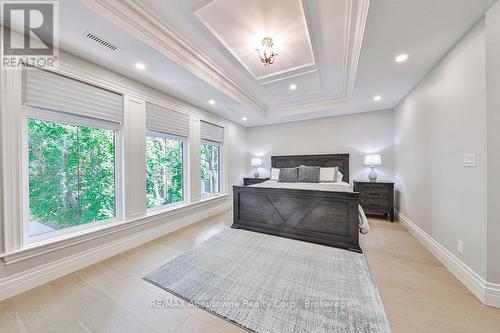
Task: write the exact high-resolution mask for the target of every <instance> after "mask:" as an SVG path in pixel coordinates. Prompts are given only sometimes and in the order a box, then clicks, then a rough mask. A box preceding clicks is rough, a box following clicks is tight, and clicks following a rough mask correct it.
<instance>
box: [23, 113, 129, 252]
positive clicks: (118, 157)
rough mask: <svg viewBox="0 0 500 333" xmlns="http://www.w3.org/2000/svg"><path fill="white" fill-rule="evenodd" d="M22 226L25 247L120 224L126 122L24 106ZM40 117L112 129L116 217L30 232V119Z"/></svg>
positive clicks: (38, 118) (121, 216) (42, 119)
mask: <svg viewBox="0 0 500 333" xmlns="http://www.w3.org/2000/svg"><path fill="white" fill-rule="evenodd" d="M22 111H23V112H22V113H23V116H22V150H21V156H22V161H21V163H22V171H21V174H22V186H21V192H22V203H23V208H22V225H21V235H22V244H21V248H22V247H25V246H27V245H32V244H36V243H42V242H45V241H48V240H53V239H58V238H64V237H66V236H68V235H72V234H78V233H81V232H85V231H88V230H92V229H95V228H102V227H104V226H107V225H110V224H116V223H119V222H122V220H123V196H122V190H121V189H122V186H123V183H122V147H123V145H122V140H123V138H122V133H123V130H122V125H121V124H119V123H113V122H110V121H106V120H101V119H95V118H89V117H85V116H77V115H73V114H67V113H64V112H58V111H51V110H45V109H40V108H35V107H29V106H23V107H22ZM29 119H32V120H40V121H47V122H56V123H64V124H68V125H74V126H85V127H91V128H99V129H104V130H111V131H113V132H114V134H115V135H114V136H115V163H114V167H115V186H114V187H115V217H113V218H110V219H106V220H101V221H94V222H91V223H87V224H82V225H77V226H73V227H68V228H64V229H60V230H55V231H51V232H46V233H43V234H39V235H33V236H31V235H30V200H29V156H28V151H29V128H28V120H29Z"/></svg>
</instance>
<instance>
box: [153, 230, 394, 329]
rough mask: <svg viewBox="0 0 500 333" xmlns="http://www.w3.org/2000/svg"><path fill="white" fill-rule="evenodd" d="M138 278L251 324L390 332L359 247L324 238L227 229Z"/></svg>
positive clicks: (256, 326)
mask: <svg viewBox="0 0 500 333" xmlns="http://www.w3.org/2000/svg"><path fill="white" fill-rule="evenodd" d="M144 279H145V280H146V281H148V282H150V283H152V284H154V285H156V286H158V287H160V288H162V289H164V290H166V291H168V292H170V293H172V294H175V295H177V296H178V297H180V298H182V299H184V300H186V301H188V302H189V304H194V305H196V306H198V307H201V308H203V309H205V310H207V311H209V312H211V313H214V314H216V315H218V316H220V317H221V318H224V319H226V320H228V321H231V322H233V323H235V324H236V325H239V326H240V327H242V328H244V329H246V330H248V331H251V332H260V333H265V332H266V333H267V332H269V333H271V332H272V333H277V332H283V333H285V332H287V333H288V332H314V333H319V332H390V328H389V324H388V321H387V318H386V315H385V311H384V307H383V305H382V301H381V299H380V295H379V293H378V289H377V286H376V284H375V281H374V279H373V276H372V272H371V269H370V267H369V264H368V262H367V260H366V257H365V255H363V254H359V253H354V252H349V251H346V250H341V249H336V248H332V247H327V246H323V245H317V244H312V243H307V242H301V241H297V240H292V239H286V238H281V237H276V236H271V235H265V234H260V233H256V232H251V231H244V230H235V229H229V230H226V231H224V232H222V233H220V234H218V235H216V236H214V237H212V238H210V239H209V240H207V241H206V242H204V243H202V244H201V245H200V246H198V247H197V248H195V249H193V250H191V251H188V252H186V253H184V254H182V255H180V256H178V257H177V258H175V259H173V260H172V261H170V262H168V263H166V264H165V265H163V266H161V267H159V268H158V269H156V270H154V271H153V272H151V273H150V274H148V275H147V276H146V277H144ZM161 304H165V303H161ZM170 305H171V306H175V305H172V304H170Z"/></svg>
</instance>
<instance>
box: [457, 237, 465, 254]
mask: <svg viewBox="0 0 500 333" xmlns="http://www.w3.org/2000/svg"><path fill="white" fill-rule="evenodd" d="M457 251H458V253H460V254H464V242H462V241H461V240H459V241H458V244H457Z"/></svg>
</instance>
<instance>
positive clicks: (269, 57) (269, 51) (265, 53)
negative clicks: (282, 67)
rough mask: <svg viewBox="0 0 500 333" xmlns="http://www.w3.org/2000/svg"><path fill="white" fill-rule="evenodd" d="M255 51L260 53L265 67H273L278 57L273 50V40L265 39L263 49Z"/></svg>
mask: <svg viewBox="0 0 500 333" xmlns="http://www.w3.org/2000/svg"><path fill="white" fill-rule="evenodd" d="M255 50H256V51H257V52H258V54H259V58H260V61H262V63H263V64H264V66H269V65H272V64H273V63H274V61H275V60H276V56H277V55H278V53H275V52H274V50H273V39H272V38H270V37H265V38H263V39H262V47H260V48H258V49H255Z"/></svg>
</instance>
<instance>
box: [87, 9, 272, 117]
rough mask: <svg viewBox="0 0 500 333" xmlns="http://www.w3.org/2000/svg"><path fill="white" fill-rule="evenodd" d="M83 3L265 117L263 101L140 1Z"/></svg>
mask: <svg viewBox="0 0 500 333" xmlns="http://www.w3.org/2000/svg"><path fill="white" fill-rule="evenodd" d="M80 1H81V2H82V3H83V4H84V5H86V6H87V7H88V8H90V9H92V10H93V11H95V12H96V13H97V14H99V15H101V16H103V17H104V18H105V19H107V20H109V21H111V22H112V23H114V24H115V25H117V26H119V27H120V28H122V29H123V30H125V31H127V32H128V33H130V34H131V35H133V36H135V37H136V38H138V39H139V40H141V41H142V42H144V43H146V44H147V45H149V46H150V47H152V48H154V49H155V50H157V51H158V52H160V53H161V54H163V55H164V56H166V57H167V58H169V59H171V60H172V61H174V62H175V63H177V64H178V65H180V66H182V67H184V68H185V69H187V70H189V71H190V72H191V73H193V74H194V75H196V76H197V77H199V78H200V79H202V80H204V81H205V82H207V83H208V84H210V85H211V86H213V87H214V88H216V89H218V90H219V91H221V92H222V93H224V94H226V95H227V96H229V97H231V98H233V99H234V100H235V101H237V102H238V103H240V104H242V105H244V106H246V107H248V108H250V109H251V110H253V111H256V112H257V113H259V114H261V115H264V114H265V113H266V111H265V108H264V106H263V105H262V104H261V103H260V102H259V101H257V100H256V99H255V98H254V97H253V96H251V95H250V94H249V93H247V92H246V91H245V90H244V89H243V88H242V87H240V86H239V85H238V84H237V83H236V82H235V81H234V80H233V79H231V78H230V77H229V76H228V75H227V74H226V73H225V72H224V71H223V70H222V68H220V67H219V66H218V65H217V64H215V63H214V62H213V61H212V60H211V59H210V58H208V57H207V56H206V55H205V54H204V53H203V52H202V51H201V50H200V49H198V48H196V47H195V46H194V45H191V44H189V43H188V42H187V41H186V40H185V39H184V38H182V36H181V35H180V34H179V33H177V32H176V31H175V30H174V29H173V28H172V27H171V26H170V25H168V24H167V23H166V22H165V21H163V20H161V19H160V18H159V17H158V16H157V15H156V14H155V13H153V12H152V11H151V10H150V9H148V8H147V7H146V6H145V5H144V4H143V3H142V2H141V1H140V0H131V1H123V0H80Z"/></svg>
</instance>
